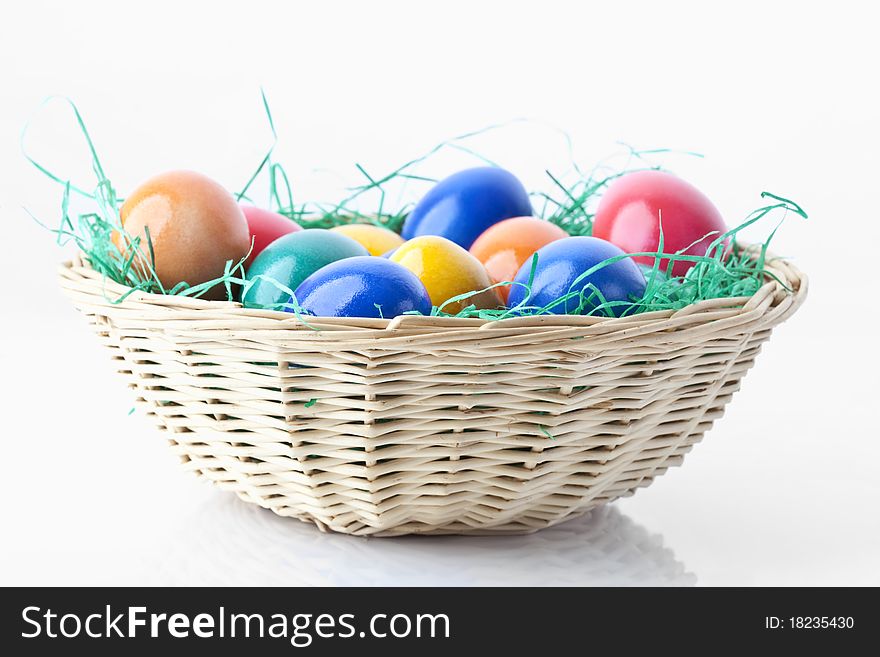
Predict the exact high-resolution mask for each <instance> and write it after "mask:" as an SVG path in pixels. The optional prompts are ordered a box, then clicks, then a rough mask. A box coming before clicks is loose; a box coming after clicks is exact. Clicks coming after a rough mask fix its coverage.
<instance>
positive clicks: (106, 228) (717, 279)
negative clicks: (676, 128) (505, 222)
mask: <svg viewBox="0 0 880 657" xmlns="http://www.w3.org/2000/svg"><path fill="white" fill-rule="evenodd" d="M53 100H58V101H61V102H65V103H67V105H68V106H69V107H70V109H71V110H72V112H73V114H74V117H75V119H76V123H77V125H78V127H79V130H80V131H81V133H82V136H83V137H84V140H85V143H86V146H87V148H88V152H89V154H90V157H91V164H92V172H93V174H94V176H95V179H96V184H95V187H94V188H93V189H92V190H91V191H90V190H87V189H83V188H81V187H78V186H74V185H72V184H71V182H70V180H68V179H66V178H65V177H63V176H60V175H58V174H56V173H53V172H52V171H50V170H49V169H48V168H46V167H44V166H43V165H42V164H40V163H39V162H37V161H36V160H34V159H33V158H32V157H31V156H30V155H28V153H27V150H26V148H25V137H26V134H27V130H28V128H27V126H26V127H25V131H24V132H23V134H22V151H23V153H24V156H25V157H26V158H27V159H28V161H29V162H31V164H33V165H34V167H36V168H37V170H39V171H40V172H41V173H42V174H43V175H45V176H46V177H47V178H49V179H50V180H51V181H53V182H54V183H57V184H59V185H60V186H61V187H62V189H63V192H62V196H61V219H60V223H59V225H58V227H57V228H54V229H53V228H50V230H52V232H54V233H55V235H56V238H57V242H58V244H60V245H63V244H65V243H68V242H70V241H73V242H75V244H76V245H77V247H78V248H79V250H80V251H81V252H82V255H83V257H84V258H85V259H86V260H87V261H88V262H89V264H90V265H91V266H92V268H94V269H95V270H96V271H97V272H99V273H100V274H101V275H103V276H105V277H106V278H108V279H110V280H112V281H114V282H116V283H120V284H122V285H125V286H127V287H128V288H130V289H129V290H128V291H127V292H126V293H125V294H123V295H121V296H119V297H118V298H112V299H110V300H111V301H112V302H114V303H121V302H122V301H124V300H125V299H126V298H127V297H128V295H130V294H131V293H132V292H134V291H137V290H140V291H144V292H151V293H157V294H171V295H183V296H192V297H200V296H202V295H203V294H204V293H205V292H206V291H207V290H208V289H210V288H212V287H214V286H216V285H218V284H220V285H223V286H224V287H225V289H226V293H227V298H228V299H229V300H234V296H233V293H234V286H242V294H244V293H246V292H247V290H248V289H249V288H250V287H251V285H253V283H254V281H249V280H248V279H247V277H246V273H245V270H244V266H243V265H244V260H245V259H243V260H241V261H239V262H232V261H230V262H227V263H226V268H225V271H224V274H223V276H221V277H220V278H218V279H215V280H212V281H204V282H200V283H195V284H192V285H190V284H188V283H180V284H178V285H176V286H175V287H174V288H171V289H166V288H165V287H163V285H162V283H161V282H160V281H159V278H158V277H157V276H156V272H155V257H154V254H153V248H152V242H151V240H150V237H149V232H147V233H146V240H142V239H141V238H140V237H132V236H130V235H129V234H128V233H126V231H125V230H123V228H122V226H121V224H120V220H119V208H120V206H121V205H122V202H123V199H122V198H120V197H119V196H117V193H116V190H115V188H114V187H113V185H112V183H111V182H110V179H109V178H108V177H107V175H106V174H105V172H104V168H103V166H102V165H101V162H100V160H99V158H98V154H97V151H96V149H95V146H94V143H93V141H92V138H91V136H90V135H89V132H88V130H87V129H86V126H85V122H84V121H83V118H82V116H81V115H80V113H79V110H78V109H77V107H76V106H75V105H74V103H73V102H72V101H70V100H69V99H66V98H57V97H56V98H50V99H48V100H47V101H46V102H50V101H53ZM262 101H263V107H264V109H265V112H266V116H267V119H268V122H269V127H270V129H271V132H272V137H273V139H272V144H271V146H270V147H269V149H268V151H267V153H266V155H265V157H264V158H263V159H262V161H261V162H260V164H259V166H258V167H257V168H256V170H255V171H254V173H253V175H252V176H251V177H250V178H249V179H248V181H247V182H246V184H245V185H244V186H243V187H242V189H241V190H240V191H239V192H238V193H237V194H236V195H235V196H236V198H237V200H239V201H242V200H243V201H250V202H253V199H251V198H250V197H249V196H248V192H249V191H250V190H251V189H252V187H253V185H254V183H255V182H256V181H257V180H258V179H260V178H261V177H266V180H267V181H268V188H269V204H268V205H269V207H270V209H272V210H275V211H276V212H278V213H280V214H283V215H285V216H287V217H289V218H290V219H292V220H294V221H296V222H297V223H298V224H300V225H301V226H302V227H303V228H332V227H334V226H338V225H341V224H347V223H372V224H376V225H379V226H384V227H386V228H389V229H391V230H393V231H395V232H400V230H401V227H402V225H403V222H404V220H405V219H406V216H407V214H408V213H409V211H410V210H411V209H412V204H411V203H400V202H397V203H392V202H391V201H390V198H391V194H390V192H389V189H390V188H391V187H392V186H400V185H402V184H422V185H425V186H426V188H427V186H428V185H430V184H433V183H434V182H436V181H435V180H434V179H432V178H428V177H425V176H421V175H419V174H418V166H419V165H421V164H423V163H424V162H426V161H428V160H429V159H430V158H431V157H432V156H433V155H435V154H437V153H439V152H440V151H442V150H456V151H462V152H464V153H466V154H468V155H470V156H473V157H476V158H478V159H479V160H481V161H482V162H483V163H490V164H492V162H490V161H489V160H488V159H487V158H485V157H483V156H482V155H480V154H479V153H477V152H475V151H474V150H472V149H470V148H469V147H468V146H467V142H468V140H470V139H471V138H473V137H475V136H477V135H480V134H483V133H485V132H487V131H489V130H496V129H499V128H502V127H504V126H490V127H488V128H485V129H483V130H478V131H474V132H470V133H467V134H464V135H460V136H458V137H455V138H454V139H451V140H448V141H444V142H442V143H440V144H438V145H436V146H435V147H433V148H432V149H430V150H429V151H428V152H427V153H425V154H424V155H422V156H420V157H417V158H414V159H411V160H409V161H408V162H405V163H404V164H402V165H401V166H399V167H396V168H395V169H393V170H392V171H390V172H388V173H385V174H382V175H374V174H372V173H369V172H367V170H366V169H365V168H364V167H363V166H361V165H360V164H355V168H356V169H357V171H358V173H359V175H360V176H362V177H363V179H364V182H363V183H362V184H361V185H358V186H356V187H354V188H352V189H350V190H349V193H348V194H347V195H345V196H344V198H342V200H340V201H338V202H335V203H317V202H313V201H306V202H301V203H297V202H296V201H295V199H294V195H293V186H292V184H291V181H290V179H289V177H288V175H287V173H286V172H285V170H284V167H283V166H282V165H281V164H279V163H278V162H275V161H274V160H273V157H272V156H273V152H274V149H275V145H276V143H277V140H278V137H277V132H276V129H275V122H274V119H273V118H272V113H271V111H270V109H269V104H268V102H267V100H266V96H265V94H263V95H262ZM665 152H669V151H667V150H666V149H659V150H653V151H637V150H634V149H630V155H631V159H632V160H635V161H637V163H638V164H639V165H640V166H637V167H635V168H632V167H627V168H625V169H623V170H621V171H617V172H613V173H607V172H604V171H603V170H602V169H601V168H600V167H596V169H594V170H593V171H592V172H584V171H583V170H582V169H580V168H579V167H578V166H577V165H576V164H574V163H571V164H569V165H568V170H567V175H566V176H557V175H556V174H554V173H553V172H551V171H550V170H547V171H546V174H547V179H548V185H547V189H546V190H537V191H534V192H532V199H533V206H534V208H535V212H536V215H537V216H539V217H541V218H543V219H545V220H547V221H550V222H552V223H554V224H556V225H558V226H559V227H560V228H562V229H563V230H565V231H566V232H567V233H569V234H570V235H590V234H591V232H592V219H593V215H592V209H593V208H594V207H595V203H596V201H597V200H598V198H599V197H600V195H601V193H602V191H603V190H604V189H605V188H606V187H607V186H608V184H609V183H611V182H612V181H613V180H614V179H615V178H618V177H619V176H621V175H623V174H624V173H627V172H629V171H633V170H636V169H638V168H642V169H644V168H659V167H656V166H649V165H647V163H646V161H645V159H644V158H645V156H647V155H655V154H661V153H665ZM600 171H601V173H600ZM450 173H451V172H450ZM563 178H565V180H566V181H567V182H563ZM74 195H75V196H79V197H82V198H84V199H86V201H87V202H88V203H89V204H90V205H91V206H92V210H91V211H90V212H87V213H82V214H77V215H76V216H75V217H74V216H71V211H70V202H71V198H72V197H73V196H74ZM761 198H762V199H768V200H769V203H768V204H767V205H764V206H762V207H760V208H758V209H757V210H755V211H754V212H752V213H751V214H750V215H749V216H748V217H746V219H745V220H744V221H743V222H742V223H741V224H739V225H738V226H736V227H735V228H733V229H731V230H729V231H727V232H726V233H724V234H723V235H708V236H705V237H713V238H714V240H713V242H712V244H711V246H710V248H709V249H708V250H707V253H706V255H705V256H691V255H684V254H683V253H678V254H664V253H663V252H662V251H663V234H662V217H661V218H660V219H661V233H660V244H659V247H658V250H657V251H656V252H645V253H638V254H628V255H627V256H619V257H616V258H610V259H608V260H606V261H604V262H601V263H599V264H597V265H596V266H595V267H593V268H592V269H590V270H588V271H586V272H584V273H583V274H582V275H581V276H580V277H579V278H578V279H577V280H576V281H575V283H574V284H573V285H572V286H571V288H570V289H571V290H572V291H571V292H569V293H568V294H566V295H563V296H562V297H560V298H559V299H556V300H555V301H553V302H552V303H551V304H549V305H547V306H544V307H536V306H530V305H528V295H526V297H525V300H524V301H523V302H522V303H521V304H520V305H518V306H517V307H515V308H511V309H504V308H501V309H491V310H483V309H477V308H476V307H475V306H473V305H471V306H467V307H465V308H463V309H462V310H461V311H460V312H458V313H457V314H455V315H451V314H449V313H446V312H444V310H443V308H444V307H447V306H449V305H450V304H452V303H455V302H459V301H467V299H468V298H470V297H472V296H475V295H477V294H479V293H481V292H484V291H485V290H475V291H474V292H471V293H468V294H464V295H459V296H457V297H453V298H452V299H449V300H448V301H446V302H445V303H444V304H441V305H440V306H439V307H435V308H434V309H433V310H432V315H435V316H451V317H478V318H481V319H487V320H497V319H504V318H507V317H512V316H524V315H536V314H545V313H548V312H551V311H553V310H554V309H556V308H559V307H560V306H561V307H562V308H572V310H571V311H570V313H571V314H590V315H596V316H607V315H613V314H633V313H640V312H649V311H655V310H676V309H680V308H683V307H685V306H687V305H689V304H692V303H696V302H698V301H702V300H706V299H717V298H731V297H748V296H750V295H752V294H754V293H755V292H756V291H757V290H758V288H760V287H761V285H763V284H764V282H765V281H766V279H767V277H768V276H771V274H769V273H768V272H767V270H766V269H765V265H766V254H767V248H768V246H769V244H770V241H771V240H772V238H773V236H774V235H775V233H776V231H777V230H778V228H779V225H780V224H781V220H780V222H779V224H777V226H776V227H775V228H774V229H773V230H772V231H771V232H770V233H769V235H768V237H767V238H766V240H765V241H764V242H763V243H762V244H761V245H760V250H759V252H758V255H757V257H755V256H754V255H750V254H746V253H745V252H744V251H743V250H742V248H741V247H740V246H739V245H738V244H737V242H736V236H737V234H738V233H739V232H740V231H742V230H743V229H745V228H747V227H748V226H751V225H752V224H755V223H756V222H758V221H760V220H762V219H764V218H765V217H767V216H768V215H770V214H771V213H780V214H781V215H782V218H783V219H784V217H785V216H786V215H787V214H789V213H794V214H795V215H798V216H800V217H803V218H806V217H807V215H806V213H805V212H804V211H803V209H802V208H801V207H800V206H799V205H797V204H796V203H794V202H793V201H791V200H788V199H785V198H782V197H780V196H777V195H775V194H770V193H769V192H764V193H762V194H761ZM31 216H32V217H33V215H31ZM34 219H35V220H37V221H39V220H38V219H36V217H34ZM40 223H41V224H42V225H45V224H43V223H42V222H40ZM114 235H116V236H117V237H116V239H115V240H114ZM728 240H729V242H730V244H732V248H731V249H730V250H729V252H726V251H727V249H726V247H725V244H726V243H727V241H728ZM632 255H638V256H648V257H653V258H654V264H653V267H652V268H651V271H649V272H647V275H646V279H647V281H648V285H647V288H646V290H645V293H644V295H643V296H642V298H641V299H632V300H631V303H628V302H621V301H617V302H612V301H605V300H604V299H603V298H602V295H601V293H600V291H599V290H598V289H596V288H595V287H593V286H592V285H587V286H586V287H585V288H583V289H581V285H580V284H581V283H582V281H583V280H584V279H586V278H587V277H588V276H590V275H591V274H593V273H594V272H595V271H597V270H599V269H601V268H602V267H605V266H608V265H610V264H612V263H613V262H616V261H617V260H620V259H621V258H623V257H629V256H632ZM679 260H684V261H688V262H692V263H694V264H693V267H692V268H691V269H690V270H689V271H688V273H687V275H686V276H684V277H668V276H665V275H662V274H664V273H665V272H661V266H662V268H663V269H669V270H671V266H672V263H674V262H677V261H679ZM531 267H532V268H531V271H532V277H533V276H534V272H535V270H536V267H537V255H536V256H535V257H533V259H532V262H531ZM532 277H530V279H529V283H528V285H530V284H531V280H532ZM269 282H271V283H273V284H274V285H277V286H278V287H279V289H282V290H284V291H285V292H287V293H289V294H290V295H291V303H290V304H284V306H285V308H284V309H287V310H291V311H293V312H294V313H295V314H296V315H297V316H298V317H300V319H301V320H302V321H304V322H305V318H304V317H302V314H301V312H300V308H299V306H298V304H297V303H296V299H295V295H294V294H293V291H292V290H289V289H287V288H286V287H285V286H284V284H283V282H279V281H269ZM511 284H515V283H512V282H510V281H506V282H503V283H498V284H496V285H495V286H493V287H497V286H501V285H511ZM528 285H527V287H528ZM569 302H571V303H569ZM618 306H625V308H623V309H621V308H617V307H618ZM615 310H616V311H618V312H616V313H615ZM620 311H622V312H620ZM307 406H308V404H307Z"/></svg>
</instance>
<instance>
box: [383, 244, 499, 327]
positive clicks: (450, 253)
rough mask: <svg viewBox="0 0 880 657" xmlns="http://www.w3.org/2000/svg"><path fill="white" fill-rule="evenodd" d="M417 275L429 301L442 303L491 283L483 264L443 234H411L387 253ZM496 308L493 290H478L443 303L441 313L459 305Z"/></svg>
mask: <svg viewBox="0 0 880 657" xmlns="http://www.w3.org/2000/svg"><path fill="white" fill-rule="evenodd" d="M391 260H393V261H394V262H398V263H400V264H401V265H403V266H404V267H406V268H407V269H409V270H410V271H411V272H412V273H414V274H415V275H416V276H418V277H419V278H420V279H421V281H422V283H424V284H425V287H426V288H427V290H428V295H429V296H430V297H431V303H432V304H434V305H435V306H443V304H444V302H446V301H447V300H449V299H451V298H452V297H455V296H458V295H459V294H466V293H468V292H476V291H479V290H485V288H487V287H489V286H490V285H492V281H490V280H489V273H488V272H487V271H486V268H485V267H484V266H483V264H482V263H481V262H480V261H479V260H477V259H476V258H475V257H474V256H472V255H471V254H470V253H468V252H467V251H465V250H464V249H463V248H461V247H460V246H459V245H458V244H456V243H455V242H452V241H450V240H448V239H446V238H445V237H436V236H434V235H424V236H421V237H415V238H413V239H411V240H409V241H407V242H405V243H404V244H403V245H402V246H400V247H399V248H398V249H397V251H395V252H394V253H393V254H392V255H391ZM471 304H473V305H475V306H476V307H477V308H481V309H482V308H496V307H498V306H500V305H501V301H500V299H499V298H498V294H497V293H496V292H495V290H494V289H492V290H487V291H485V292H481V293H480V294H476V295H474V296H472V297H468V298H467V299H465V300H463V301H456V302H454V303H450V304H446V305H445V306H443V312H446V313H449V314H453V315H454V314H456V313H458V312H459V311H460V310H461V309H462V308H464V307H466V306H469V305H471Z"/></svg>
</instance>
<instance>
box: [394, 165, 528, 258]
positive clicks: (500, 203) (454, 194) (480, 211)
mask: <svg viewBox="0 0 880 657" xmlns="http://www.w3.org/2000/svg"><path fill="white" fill-rule="evenodd" d="M531 214H532V204H531V201H529V195H528V193H527V192H526V190H525V187H523V185H522V183H521V182H520V181H519V180H518V179H517V178H516V176H514V175H513V174H512V173H510V172H509V171H505V170H504V169H499V168H498V167H476V168H473V169H465V170H464V171H459V172H458V173H454V174H452V175H451V176H449V177H448V178H444V179H443V180H441V181H440V182H438V183H437V184H436V185H434V187H433V188H431V190H430V191H429V192H428V193H427V194H425V196H423V197H422V200H420V201H419V202H418V203H417V204H416V206H415V207H414V208H413V211H412V212H410V213H409V215H408V216H407V218H406V221H405V222H404V224H403V230H402V231H401V235H403V238H404V239H407V240H408V239H412V238H413V237H419V236H421V235H439V236H440V237H445V238H446V239H448V240H451V241H453V242H455V243H456V244H458V245H459V246H461V247H462V248H465V249H469V248H471V244H473V243H474V240H476V239H477V237H479V236H480V235H481V234H482V233H483V231H485V230H486V229H487V228H489V226H492V225H493V224H497V223H498V222H499V221H503V220H504V219H510V218H512V217H527V216H530V215H531Z"/></svg>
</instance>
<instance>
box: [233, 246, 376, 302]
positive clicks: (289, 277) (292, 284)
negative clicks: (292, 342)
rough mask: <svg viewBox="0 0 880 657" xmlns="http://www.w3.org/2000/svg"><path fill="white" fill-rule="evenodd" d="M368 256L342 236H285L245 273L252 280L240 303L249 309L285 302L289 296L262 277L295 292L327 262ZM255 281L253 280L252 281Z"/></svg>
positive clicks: (364, 249)
mask: <svg viewBox="0 0 880 657" xmlns="http://www.w3.org/2000/svg"><path fill="white" fill-rule="evenodd" d="M365 255H369V253H368V252H367V250H366V248H364V247H363V246H362V245H361V244H359V243H358V242H356V241H354V240H353V239H351V238H350V237H346V236H345V235H343V234H342V233H337V232H334V231H329V230H324V229H322V228H310V229H307V230H301V231H298V232H296V233H288V234H287V235H283V236H281V237H279V238H278V239H277V240H275V241H274V242H272V243H271V244H270V245H269V246H267V247H266V248H265V249H263V251H262V252H261V253H260V255H258V256H257V257H256V259H255V260H254V261H253V263H251V266H250V267H249V268H248V270H247V278H248V280H249V281H254V283H253V285H252V286H251V287H250V289H248V291H247V292H246V294H245V295H244V298H243V299H242V302H243V303H244V305H245V306H247V307H249V308H271V309H275V310H278V309H279V306H277V305H275V304H283V303H286V302H287V301H288V300H289V299H290V293H289V292H285V291H284V290H282V289H280V288H279V287H278V286H276V285H274V284H273V283H272V282H271V281H270V280H266V279H257V276H260V275H262V276H265V277H266V278H267V279H272V280H274V281H277V282H278V283H280V284H282V285H284V286H286V287H287V288H288V289H290V290H295V289H296V288H297V287H298V286H299V284H300V283H302V282H303V281H304V280H305V279H306V278H308V277H309V276H311V275H312V274H314V273H315V272H316V271H318V270H319V269H321V267H324V266H325V265H329V264H330V263H331V262H336V261H337V260H342V259H343V258H353V257H355V256H365ZM255 279H256V280H255Z"/></svg>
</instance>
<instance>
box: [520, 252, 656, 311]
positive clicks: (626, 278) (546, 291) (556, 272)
mask: <svg viewBox="0 0 880 657" xmlns="http://www.w3.org/2000/svg"><path fill="white" fill-rule="evenodd" d="M620 255H624V252H623V251H622V250H621V249H620V248H618V247H616V246H614V245H613V244H612V243H611V242H606V241H605V240H602V239H599V238H598V237H566V238H563V239H561V240H557V241H555V242H551V243H550V244H548V245H547V246H545V247H543V248H541V249H539V250H538V251H537V256H538V264H537V267H536V269H535V278H534V280H533V281H532V287H531V296H529V297H528V299H526V295H527V294H528V290H527V288H526V287H525V284H528V282H529V274H530V273H531V271H532V258H529V259H528V260H526V262H525V263H524V264H523V266H522V267H521V268H520V270H519V271H518V272H517V274H516V277H515V278H514V281H515V282H517V283H522V284H523V285H513V286H511V288H510V296H509V297H508V302H507V304H508V307H509V308H513V307H515V306H517V305H519V304H520V303H522V302H523V301H524V300H525V305H526V306H537V307H538V308H544V307H546V306H549V305H550V304H552V303H553V302H554V301H556V300H557V299H559V298H560V297H562V296H564V295H566V294H567V293H569V292H580V291H582V290H583V297H584V299H587V300H588V302H587V303H585V304H584V307H583V308H582V309H581V314H583V315H587V314H589V313H590V311H592V310H594V309H595V308H596V306H597V305H599V304H600V303H602V302H601V300H599V298H598V296H597V295H595V293H594V292H593V289H592V288H589V289H585V288H587V286H588V285H593V286H594V287H595V288H596V289H598V290H599V292H601V293H602V296H603V297H604V299H605V301H622V302H627V303H629V302H631V301H632V299H633V298H635V299H640V298H641V297H642V295H643V294H644V293H645V277H644V275H643V274H642V272H641V270H640V269H639V267H638V265H636V263H635V262H634V261H633V260H632V259H631V258H624V259H623V260H618V261H616V262H614V263H612V264H609V265H606V266H604V267H602V268H601V269H597V270H596V271H594V272H593V273H591V274H589V275H588V276H586V277H584V278H582V279H581V280H580V281H578V282H577V283H575V281H576V280H577V279H578V278H579V277H580V276H581V275H582V274H584V273H585V272H586V271H588V270H589V269H591V268H592V267H594V266H595V265H597V264H599V263H600V262H602V261H603V260H607V259H608V258H613V257H614V256H620ZM533 257H534V256H533ZM591 294H592V298H590V297H591ZM580 303H581V299H580V297H577V296H576V297H572V298H570V299H567V300H566V301H564V302H560V303H557V304H556V305H555V306H553V307H550V308H548V309H547V310H548V312H551V313H554V314H557V315H563V314H570V313H574V312H575V311H577V309H578V306H579V305H580ZM631 307H632V306H631V305H622V306H612V307H606V308H604V309H603V310H604V311H605V312H604V314H607V315H615V316H620V315H622V314H625V313H626V312H627V311H629V310H630V309H631Z"/></svg>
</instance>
